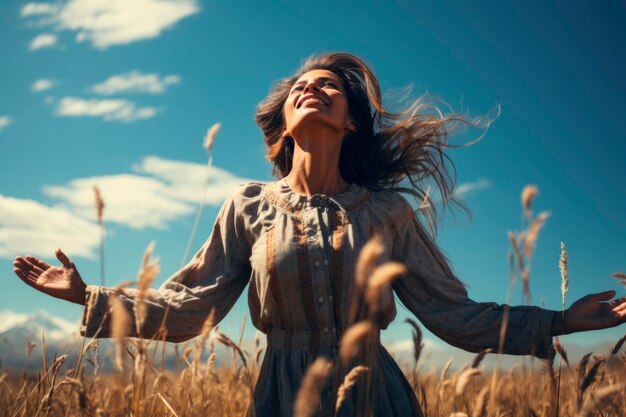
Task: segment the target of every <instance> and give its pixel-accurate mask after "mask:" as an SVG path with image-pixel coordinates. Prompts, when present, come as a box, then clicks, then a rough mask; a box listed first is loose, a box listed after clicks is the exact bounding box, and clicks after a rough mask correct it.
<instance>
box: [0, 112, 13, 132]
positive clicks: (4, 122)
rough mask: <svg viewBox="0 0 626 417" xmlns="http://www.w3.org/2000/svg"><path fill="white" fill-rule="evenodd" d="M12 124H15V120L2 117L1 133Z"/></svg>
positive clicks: (0, 118) (0, 123)
mask: <svg viewBox="0 0 626 417" xmlns="http://www.w3.org/2000/svg"><path fill="white" fill-rule="evenodd" d="M10 124H13V119H12V118H11V117H9V116H7V115H6V114H5V115H2V116H0V132H1V131H2V130H3V129H4V128H5V127H7V126H9V125H10Z"/></svg>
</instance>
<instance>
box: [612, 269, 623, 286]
mask: <svg viewBox="0 0 626 417" xmlns="http://www.w3.org/2000/svg"><path fill="white" fill-rule="evenodd" d="M611 276H612V277H613V278H615V279H616V280H617V282H619V283H620V284H622V285H623V286H624V288H626V274H625V273H623V272H615V273H614V274H612V275H611Z"/></svg>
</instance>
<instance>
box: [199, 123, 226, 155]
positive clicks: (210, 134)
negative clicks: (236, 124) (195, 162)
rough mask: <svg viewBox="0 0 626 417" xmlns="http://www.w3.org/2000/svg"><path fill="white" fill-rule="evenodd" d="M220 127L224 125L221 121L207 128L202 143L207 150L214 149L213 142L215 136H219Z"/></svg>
mask: <svg viewBox="0 0 626 417" xmlns="http://www.w3.org/2000/svg"><path fill="white" fill-rule="evenodd" d="M220 127H222V125H221V124H220V123H215V124H214V125H213V126H211V127H210V128H209V130H207V132H206V135H205V136H204V143H203V144H202V146H203V147H204V149H206V151H207V152H211V150H212V149H213V142H214V141H215V136H217V132H219V130H220Z"/></svg>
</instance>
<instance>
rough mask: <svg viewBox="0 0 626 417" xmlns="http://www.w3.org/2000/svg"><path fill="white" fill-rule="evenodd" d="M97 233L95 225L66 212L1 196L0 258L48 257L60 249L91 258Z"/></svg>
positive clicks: (59, 208) (35, 202)
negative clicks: (25, 255) (20, 255)
mask: <svg viewBox="0 0 626 417" xmlns="http://www.w3.org/2000/svg"><path fill="white" fill-rule="evenodd" d="M92 216H93V215H92ZM98 233H99V232H98V226H97V224H96V223H94V222H90V221H88V220H85V219H83V218H80V217H78V216H76V215H75V214H73V213H71V212H70V211H69V210H67V209H66V208H62V207H49V206H46V205H43V204H41V203H38V202H37V201H33V200H26V199H20V198H13V197H6V196H3V195H0V257H3V258H12V257H13V256H15V255H16V254H18V253H24V254H26V253H29V254H31V255H35V256H45V257H49V256H50V255H51V254H53V253H54V250H55V249H56V248H58V247H61V248H63V249H64V250H67V253H71V254H72V255H75V256H81V257H85V258H93V250H94V249H95V248H96V247H97V245H98V244H99V235H98Z"/></svg>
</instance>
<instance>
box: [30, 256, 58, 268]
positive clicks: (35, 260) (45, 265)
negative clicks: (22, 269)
mask: <svg viewBox="0 0 626 417" xmlns="http://www.w3.org/2000/svg"><path fill="white" fill-rule="evenodd" d="M26 260H27V261H29V262H31V263H33V264H35V265H37V266H38V267H39V268H41V269H42V270H44V271H45V270H46V269H49V268H51V267H52V265H50V264H49V263H46V262H44V261H42V260H41V259H39V258H35V257H34V256H30V255H29V256H27V257H26Z"/></svg>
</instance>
